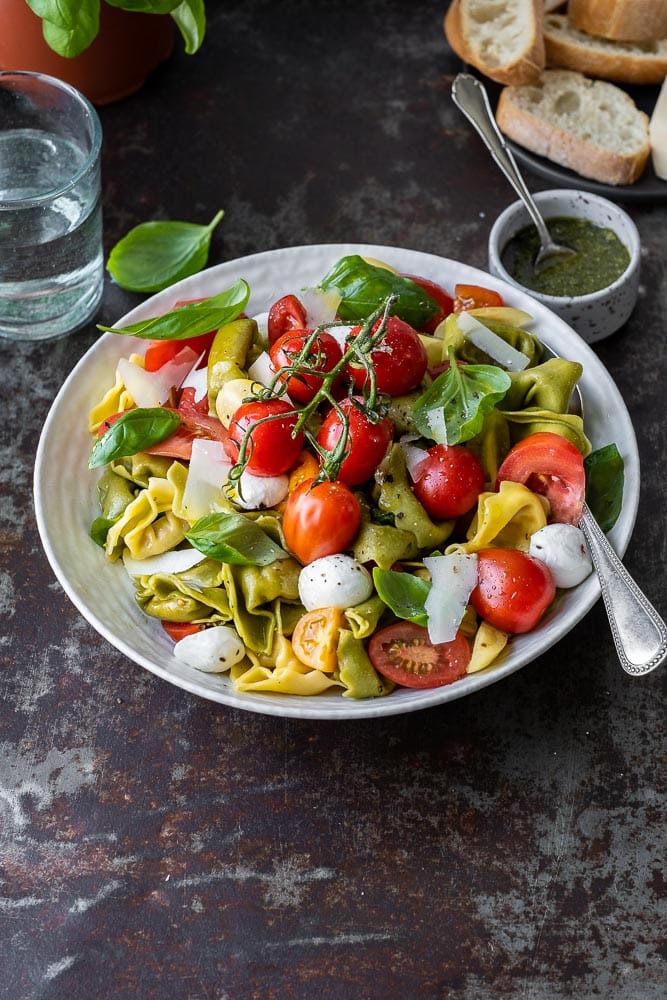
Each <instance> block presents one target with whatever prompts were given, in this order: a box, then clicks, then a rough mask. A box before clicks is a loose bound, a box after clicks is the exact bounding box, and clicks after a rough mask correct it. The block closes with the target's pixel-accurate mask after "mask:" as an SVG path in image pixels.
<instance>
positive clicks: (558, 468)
mask: <svg viewBox="0 0 667 1000" xmlns="http://www.w3.org/2000/svg"><path fill="white" fill-rule="evenodd" d="M504 479H510V480H512V482H515V483H523V484H524V486H527V487H528V489H529V490H532V491H533V493H540V494H541V495H542V496H545V497H546V498H547V500H548V501H549V505H550V508H551V509H550V512H549V520H550V521H558V522H561V523H563V524H579V521H580V520H581V515H582V513H583V509H584V496H585V493H586V471H585V468H584V458H583V455H582V454H581V452H580V451H579V449H578V448H577V447H576V446H575V445H573V444H572V442H571V441H568V440H567V438H564V437H563V436H562V435H560V434H554V433H553V432H551V431H538V432H537V433H536V434H529V435H528V437H525V438H522V440H521V441H518V442H517V444H515V445H514V447H513V448H512V450H511V451H510V452H509V454H508V455H507V457H506V458H505V459H504V460H503V462H502V463H501V465H500V468H499V469H498V477H497V479H496V484H498V483H501V482H502V481H503V480H504Z"/></svg>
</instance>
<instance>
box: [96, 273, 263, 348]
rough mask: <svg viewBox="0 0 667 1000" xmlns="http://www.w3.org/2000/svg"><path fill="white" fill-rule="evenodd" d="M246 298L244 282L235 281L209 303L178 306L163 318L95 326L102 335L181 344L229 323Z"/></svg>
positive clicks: (240, 309)
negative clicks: (174, 341) (177, 341)
mask: <svg viewBox="0 0 667 1000" xmlns="http://www.w3.org/2000/svg"><path fill="white" fill-rule="evenodd" d="M249 298H250V288H249V286H248V282H247V281H244V280H243V278H239V280H238V281H237V282H235V283H234V284H233V285H232V286H231V288H228V289H226V290H225V291H224V292H220V293H219V294H218V295H214V296H212V297H211V298H210V299H204V301H203V302H193V303H191V304H190V305H187V306H179V307H178V308H177V309H172V310H171V312H168V313H165V314H164V315H163V316H155V317H154V318H153V319H144V320H141V321H140V322H139V323H131V324H130V325H129V326H123V327H115V326H100V325H98V327H97V329H98V330H102V331H104V332H105V333H122V334H128V335H130V336H132V337H142V338H144V339H149V340H184V339H185V338H186V337H199V336H201V334H202V333H209V332H210V331H211V330H216V329H218V327H221V326H224V325H225V324H226V323H231V321H232V320H233V319H236V317H237V316H238V315H240V313H242V312H243V310H244V308H245V306H246V304H247V302H248V299H249Z"/></svg>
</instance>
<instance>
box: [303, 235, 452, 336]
mask: <svg viewBox="0 0 667 1000" xmlns="http://www.w3.org/2000/svg"><path fill="white" fill-rule="evenodd" d="M320 288H322V289H324V290H325V291H326V290H328V289H332V288H335V289H336V291H338V292H339V293H340V295H342V299H341V301H340V305H339V306H338V315H339V316H340V318H341V319H342V320H345V321H346V322H359V321H361V320H364V319H367V318H368V317H369V316H370V315H371V313H372V312H374V311H375V310H376V309H378V308H379V307H380V306H381V305H382V303H383V302H385V301H386V299H388V298H389V296H390V295H398V301H397V302H396V303H395V305H394V306H393V307H392V309H391V312H392V313H393V314H394V315H396V316H400V318H401V319H403V320H405V322H406V323H409V324H410V325H411V326H413V327H414V328H415V329H417V330H421V329H423V328H424V327H425V326H426V325H427V323H428V322H429V320H431V319H433V317H434V316H437V315H438V313H439V312H440V306H439V305H438V303H437V302H436V301H435V300H434V299H432V298H431V296H430V295H428V294H427V293H426V292H425V291H423V289H422V288H420V287H419V285H418V284H416V282H414V281H411V280H410V278H404V277H402V276H401V275H400V274H394V272H393V271H388V270H387V269H386V268H384V267H377V265H375V264H369V263H368V262H367V261H365V260H364V259H363V257H360V256H359V255H358V254H351V255H350V256H348V257H341V259H340V260H339V261H338V262H337V263H336V264H334V266H333V267H332V269H331V270H330V271H329V273H328V274H327V275H326V276H325V277H324V278H323V279H322V281H321V282H320Z"/></svg>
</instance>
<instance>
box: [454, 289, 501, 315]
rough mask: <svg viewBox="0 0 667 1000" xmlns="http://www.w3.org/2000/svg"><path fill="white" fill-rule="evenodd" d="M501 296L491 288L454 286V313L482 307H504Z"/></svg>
mask: <svg viewBox="0 0 667 1000" xmlns="http://www.w3.org/2000/svg"><path fill="white" fill-rule="evenodd" d="M504 304H505V303H504V300H503V297H502V295H499V294H498V292H494V291H493V289H491V288H482V286H481V285H455V286H454V312H465V311H466V309H479V308H481V307H482V306H502V305H504Z"/></svg>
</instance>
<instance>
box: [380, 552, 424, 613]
mask: <svg viewBox="0 0 667 1000" xmlns="http://www.w3.org/2000/svg"><path fill="white" fill-rule="evenodd" d="M373 583H374V584H375V589H376V590H377V592H378V596H379V597H380V598H381V599H382V600H383V601H384V603H385V604H386V605H387V607H388V608H389V609H390V610H391V611H393V612H394V614H395V615H396V617H397V618H403V619H405V620H406V621H409V622H414V623H415V624H416V625H424V626H425V625H426V624H427V623H428V615H427V614H426V610H425V607H424V604H425V602H426V598H427V597H428V594H429V591H430V589H431V584H430V583H429V582H428V580H422V578H421V577H419V576H414V575H413V574H412V573H397V572H396V571H395V570H393V569H380V567H379V566H376V567H375V568H374V570H373Z"/></svg>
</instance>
